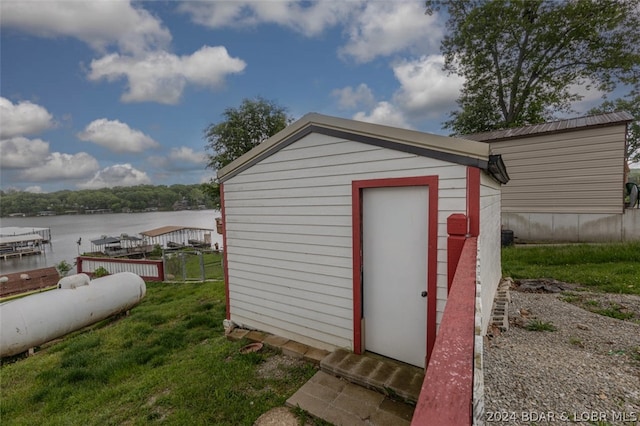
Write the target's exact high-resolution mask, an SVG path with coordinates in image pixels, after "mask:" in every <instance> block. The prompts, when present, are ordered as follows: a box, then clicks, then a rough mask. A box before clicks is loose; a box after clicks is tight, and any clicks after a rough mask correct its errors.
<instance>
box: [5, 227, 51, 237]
mask: <svg viewBox="0 0 640 426" xmlns="http://www.w3.org/2000/svg"><path fill="white" fill-rule="evenodd" d="M49 229H50V228H37V227H35V226H29V227H23V226H4V227H2V228H0V236H2V237H6V236H13V235H27V234H34V233H36V232H38V231H48V230H49Z"/></svg>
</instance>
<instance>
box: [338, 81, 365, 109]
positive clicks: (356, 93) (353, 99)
mask: <svg viewBox="0 0 640 426" xmlns="http://www.w3.org/2000/svg"><path fill="white" fill-rule="evenodd" d="M331 95H332V96H334V97H336V98H338V106H339V107H340V108H341V109H354V108H358V107H360V106H365V107H371V106H373V105H375V102H376V101H375V97H374V96H373V92H372V91H371V89H370V88H369V86H367V85H366V84H364V83H362V84H360V85H359V86H358V87H356V88H355V89H354V88H353V87H351V86H347V87H344V88H342V89H335V90H334V91H332V92H331Z"/></svg>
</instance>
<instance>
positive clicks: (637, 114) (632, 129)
mask: <svg viewBox="0 0 640 426" xmlns="http://www.w3.org/2000/svg"><path fill="white" fill-rule="evenodd" d="M616 111H626V112H628V113H630V114H631V115H633V117H634V118H635V121H632V122H631V123H630V124H629V126H628V127H627V152H626V158H627V161H628V162H629V163H640V93H635V94H634V95H632V96H629V97H628V98H621V99H616V100H613V101H605V102H603V103H602V105H600V106H599V107H597V108H593V109H591V110H590V111H589V113H590V114H600V113H604V112H616Z"/></svg>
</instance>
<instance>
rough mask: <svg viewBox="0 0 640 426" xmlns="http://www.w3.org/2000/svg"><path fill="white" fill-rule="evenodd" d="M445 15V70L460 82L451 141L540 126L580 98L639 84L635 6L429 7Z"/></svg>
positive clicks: (551, 0) (614, 2)
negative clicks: (588, 91) (580, 90)
mask: <svg viewBox="0 0 640 426" xmlns="http://www.w3.org/2000/svg"><path fill="white" fill-rule="evenodd" d="M426 6H427V13H433V12H434V11H438V10H440V8H441V7H444V8H446V11H447V12H448V21H447V31H448V33H447V34H446V35H445V37H444V39H443V41H442V45H441V50H442V52H443V54H444V56H445V69H446V70H448V71H449V72H452V73H456V74H459V75H461V76H464V77H465V80H466V81H465V83H464V85H463V88H462V93H461V95H460V97H459V98H458V100H457V102H458V105H459V107H460V109H459V110H458V111H454V112H452V113H451V119H450V120H449V121H447V122H446V123H445V126H446V127H447V128H449V129H452V130H453V132H454V133H456V134H465V133H475V132H482V131H488V130H494V129H499V128H508V127H518V126H522V125H526V124H534V123H541V122H544V121H547V120H549V119H550V118H552V116H553V113H554V112H568V111H570V108H571V103H572V102H574V101H577V100H579V99H581V98H582V96H580V95H579V94H577V93H576V92H575V90H576V87H578V86H579V85H582V86H587V87H593V88H596V89H598V90H601V91H603V92H605V93H606V92H610V91H612V90H613V89H614V88H615V87H616V85H617V84H620V83H621V84H625V85H632V86H636V87H637V86H638V82H639V80H640V6H639V3H638V1H637V0H573V1H566V0H565V1H557V0H469V1H459V0H450V1H446V0H427V1H426Z"/></svg>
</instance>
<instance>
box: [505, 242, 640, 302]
mask: <svg viewBox="0 0 640 426" xmlns="http://www.w3.org/2000/svg"><path fill="white" fill-rule="evenodd" d="M502 275H503V276H505V277H512V278H514V279H522V278H554V279H556V280H558V281H564V282H569V283H579V284H583V285H584V286H586V287H588V288H589V289H591V290H594V291H603V292H608V293H625V294H640V242H632V243H618V244H576V245H554V246H520V247H507V248H503V249H502Z"/></svg>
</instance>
